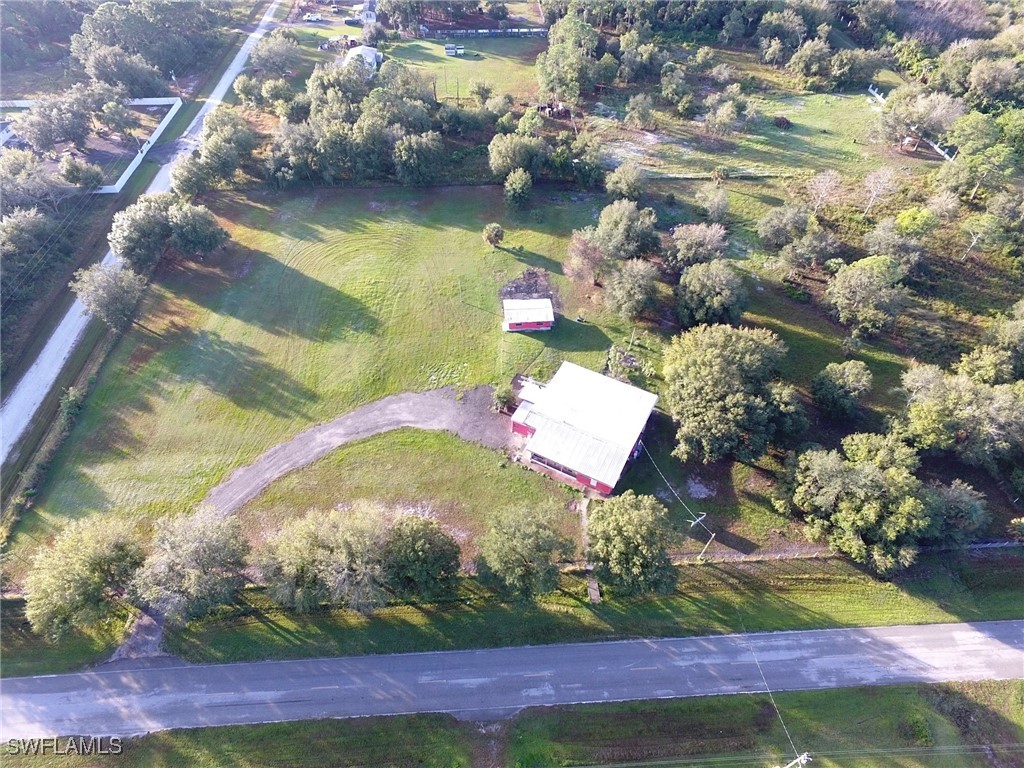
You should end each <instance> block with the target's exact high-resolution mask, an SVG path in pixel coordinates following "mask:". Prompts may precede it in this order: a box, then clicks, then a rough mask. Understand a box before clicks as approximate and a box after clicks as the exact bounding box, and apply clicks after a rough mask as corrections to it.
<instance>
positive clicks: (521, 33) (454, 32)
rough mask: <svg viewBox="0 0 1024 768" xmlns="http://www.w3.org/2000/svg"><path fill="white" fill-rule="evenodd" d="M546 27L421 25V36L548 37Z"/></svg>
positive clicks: (435, 37) (434, 37)
mask: <svg viewBox="0 0 1024 768" xmlns="http://www.w3.org/2000/svg"><path fill="white" fill-rule="evenodd" d="M547 36H548V31H547V29H545V28H544V27H520V28H517V29H429V28H427V27H420V32H419V37H425V38H431V39H434V40H441V39H443V38H448V37H469V38H481V37H547Z"/></svg>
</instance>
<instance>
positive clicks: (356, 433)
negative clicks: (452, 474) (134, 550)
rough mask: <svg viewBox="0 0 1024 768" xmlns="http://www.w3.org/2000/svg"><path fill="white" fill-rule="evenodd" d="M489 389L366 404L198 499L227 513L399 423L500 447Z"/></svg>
mask: <svg viewBox="0 0 1024 768" xmlns="http://www.w3.org/2000/svg"><path fill="white" fill-rule="evenodd" d="M492 392H493V390H492V389H491V388H490V387H477V388H476V389H472V390H469V391H468V392H464V393H462V395H461V397H460V396H458V395H457V393H456V391H455V390H454V389H452V388H451V387H445V388H444V389H434V390H430V391H427V392H406V393H404V394H401V395H392V396H391V397H385V398H383V399H382V400H377V401H376V402H373V403H368V404H367V405H364V406H361V407H359V408H356V409H355V410H354V411H351V412H349V413H346V414H345V415H344V416H339V417H338V418H337V419H335V420H334V421H330V422H327V423H326V424H319V425H317V426H315V427H312V428H311V429H307V430H306V431H305V432H300V433H299V434H298V435H296V436H295V437H293V438H292V439H291V440H289V441H288V442H286V443H281V444H279V445H276V446H274V447H273V448H271V449H270V450H268V451H267V452H266V453H264V454H263V455H262V456H260V457H259V458H258V459H257V460H256V461H255V462H253V463H252V464H250V465H249V466H247V467H240V468H238V469H236V470H235V471H234V472H232V473H231V476H230V477H229V478H228V479H227V480H225V481H224V482H223V483H221V484H220V485H218V486H217V487H216V488H214V489H213V490H211V491H210V492H209V493H208V494H207V496H206V499H205V500H204V503H206V504H208V505H210V506H212V507H215V508H216V509H217V510H219V511H220V512H221V514H224V515H230V514H232V513H233V512H235V511H236V510H237V509H239V507H241V506H243V505H244V504H245V503H246V502H248V501H251V500H252V499H254V498H256V497H257V496H259V494H260V493H261V492H262V491H263V489H264V488H266V487H267V486H268V485H270V484H271V483H272V482H274V481H275V480H277V479H278V478H279V477H282V476H283V475H286V474H288V473H289V472H291V471H293V470H295V469H300V468H301V467H305V466H306V465H308V464H311V463H313V462H314V461H316V460H317V459H320V458H323V457H324V456H326V455H327V454H328V453H330V452H331V451H333V450H334V449H335V448H338V447H339V446H342V445H345V443H350V442H352V441H353V440H361V439H362V438H364V437H370V436H372V435H379V434H381V433H383V432H390V431H391V430H394V429H400V428H402V427H418V428H420V429H435V430H446V431H448V432H452V433H453V434H456V435H458V436H459V437H461V438H462V439H463V440H470V441H472V442H475V443H480V444H482V445H486V446H487V447H488V448H498V449H500V448H504V447H506V446H507V445H508V444H509V441H510V439H511V437H512V433H511V430H510V428H509V421H508V417H507V416H503V415H501V414H497V413H494V411H492V410H491V402H492Z"/></svg>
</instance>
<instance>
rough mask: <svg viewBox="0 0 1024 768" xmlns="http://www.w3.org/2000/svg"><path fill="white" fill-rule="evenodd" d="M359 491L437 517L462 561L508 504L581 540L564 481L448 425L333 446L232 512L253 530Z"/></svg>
mask: <svg viewBox="0 0 1024 768" xmlns="http://www.w3.org/2000/svg"><path fill="white" fill-rule="evenodd" d="M362 498H367V499H374V500H376V501H380V502H382V503H384V504H386V505H388V506H392V507H394V508H397V509H415V510H416V511H417V514H421V515H422V514H427V515H429V516H430V517H432V518H434V519H436V520H437V521H438V522H439V523H440V524H441V525H442V526H443V527H444V528H445V529H446V530H448V531H450V532H451V533H452V534H453V535H454V536H455V537H456V539H457V540H458V541H459V544H460V545H461V546H462V558H463V562H464V563H466V564H468V563H469V562H470V561H471V560H472V559H473V558H474V557H475V556H476V554H477V548H476V540H477V538H478V537H479V536H480V535H481V534H483V533H484V532H485V531H486V530H487V527H488V523H489V521H490V520H491V518H492V517H494V516H495V515H498V514H500V513H501V512H503V511H505V510H506V509H507V508H508V507H509V505H510V503H512V504H514V505H516V506H517V507H521V508H523V509H546V510H549V511H548V513H547V515H548V519H550V520H551V521H552V523H553V524H555V525H556V526H557V527H558V528H559V530H560V531H561V533H562V534H563V535H565V536H567V537H569V538H570V539H573V540H578V539H579V516H578V515H577V514H576V512H575V511H568V510H567V504H568V503H569V501H570V499H571V498H572V494H570V492H569V491H568V490H567V489H566V488H565V486H560V485H557V484H556V483H554V482H553V481H551V480H549V479H548V478H547V477H545V476H544V475H541V474H539V473H537V472H530V471H528V470H527V469H526V468H525V467H523V466H522V465H518V464H510V462H509V461H508V459H507V458H506V457H505V456H504V455H503V454H501V453H499V452H497V451H492V450H489V449H487V448H483V447H481V446H478V445H474V444H472V443H467V442H465V441H463V440H461V439H459V438H458V437H455V436H454V435H451V434H448V433H447V432H426V431H421V430H416V429H403V430H400V431H397V432H391V433H388V434H384V435H379V436H378V437H372V438H369V439H367V440H361V441H359V442H357V443H353V444H351V445H348V446H344V447H342V448H339V449H338V450H336V451H333V452H332V453H330V454H328V455H327V456H326V457H324V458H323V459H321V460H320V461H318V462H316V463H315V464H312V465H310V466H308V467H306V468H304V469H300V470H298V471H296V472H293V473H291V474H289V475H286V476H285V477H283V478H281V479H280V480H278V481H277V482H275V483H274V484H272V485H271V486H270V487H269V488H268V489H267V490H266V491H265V492H264V493H263V494H262V495H260V496H258V497H257V498H256V499H254V500H253V501H251V502H249V503H248V504H247V505H245V507H243V508H242V509H241V510H239V512H238V517H240V518H241V520H242V522H243V525H244V526H245V527H246V529H247V530H249V531H253V532H257V531H261V530H265V529H266V528H268V527H276V526H278V525H280V524H281V523H282V522H284V521H285V520H288V519H291V518H293V517H294V516H295V515H296V511H297V510H306V509H321V510H326V509H331V508H333V507H335V506H337V505H338V504H339V503H345V502H349V501H351V500H352V499H362ZM512 500H514V502H513V501H512ZM253 538H255V535H254V536H253Z"/></svg>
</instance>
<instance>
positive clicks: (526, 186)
mask: <svg viewBox="0 0 1024 768" xmlns="http://www.w3.org/2000/svg"><path fill="white" fill-rule="evenodd" d="M532 189H533V177H532V176H530V172H529V171H524V170H523V169H522V168H516V169H515V170H514V171H512V172H511V173H510V174H509V175H508V178H507V179H505V202H506V203H508V204H509V205H510V206H511V207H512V208H522V207H523V206H524V205H526V203H527V202H528V201H529V199H530V190H532Z"/></svg>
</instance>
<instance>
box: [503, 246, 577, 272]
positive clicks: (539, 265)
mask: <svg viewBox="0 0 1024 768" xmlns="http://www.w3.org/2000/svg"><path fill="white" fill-rule="evenodd" d="M499 250H502V251H504V252H505V253H508V254H510V255H512V256H514V257H515V259H516V261H519V262H522V263H523V264H526V265H527V266H529V267H534V268H536V269H543V270H545V271H547V272H550V273H552V274H554V275H561V274H564V273H563V272H562V263H561V262H560V261H556V260H555V259H552V258H551V257H550V256H545V255H543V254H540V253H537V252H536V251H528V250H527V249H526V248H524V247H523V246H521V245H518V246H516V247H515V248H500V247H499Z"/></svg>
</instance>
